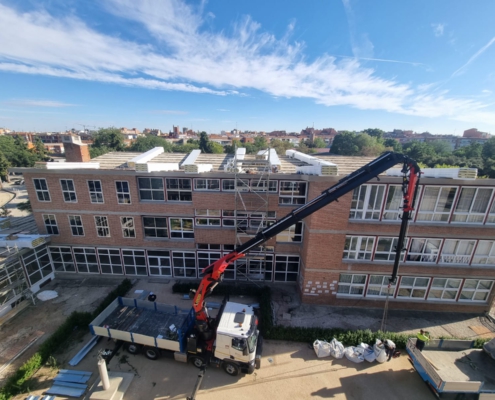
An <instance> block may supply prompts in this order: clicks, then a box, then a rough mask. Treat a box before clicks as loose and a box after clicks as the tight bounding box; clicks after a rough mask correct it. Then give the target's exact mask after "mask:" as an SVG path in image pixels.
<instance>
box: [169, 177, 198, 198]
mask: <svg viewBox="0 0 495 400" xmlns="http://www.w3.org/2000/svg"><path fill="white" fill-rule="evenodd" d="M167 199H168V200H170V201H192V188H191V180H190V179H167Z"/></svg>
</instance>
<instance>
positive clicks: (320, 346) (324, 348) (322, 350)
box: [313, 339, 330, 358]
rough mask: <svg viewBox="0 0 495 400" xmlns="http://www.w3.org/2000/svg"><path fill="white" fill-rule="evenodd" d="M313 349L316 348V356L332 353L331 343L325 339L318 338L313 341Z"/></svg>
mask: <svg viewBox="0 0 495 400" xmlns="http://www.w3.org/2000/svg"><path fill="white" fill-rule="evenodd" d="M313 349H315V353H316V357H318V358H322V357H328V356H329V355H330V343H328V342H326V341H325V340H318V339H316V340H315V341H314V343H313Z"/></svg>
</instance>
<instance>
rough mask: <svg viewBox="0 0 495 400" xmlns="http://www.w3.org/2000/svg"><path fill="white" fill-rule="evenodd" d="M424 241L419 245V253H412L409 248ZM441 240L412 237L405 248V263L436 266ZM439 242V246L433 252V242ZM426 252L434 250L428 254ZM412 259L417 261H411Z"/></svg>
mask: <svg viewBox="0 0 495 400" xmlns="http://www.w3.org/2000/svg"><path fill="white" fill-rule="evenodd" d="M421 240H424V241H425V242H424V243H423V244H422V245H421V251H420V252H413V251H411V248H412V247H413V245H416V244H417V241H421ZM442 240H443V239H438V238H417V237H413V238H410V239H409V244H408V246H407V256H406V262H408V263H409V262H417V263H434V264H436V263H437V261H438V257H439V255H440V249H441V248H442ZM435 241H439V245H438V247H437V248H436V250H435V246H434V242H435ZM427 250H434V251H432V252H430V253H428V252H427ZM412 257H419V259H418V260H413V259H411V258H412Z"/></svg>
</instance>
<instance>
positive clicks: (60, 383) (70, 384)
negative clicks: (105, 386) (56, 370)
mask: <svg viewBox="0 0 495 400" xmlns="http://www.w3.org/2000/svg"><path fill="white" fill-rule="evenodd" d="M53 385H54V386H55V385H56V386H65V387H71V388H76V389H86V388H87V387H88V385H83V384H81V383H73V382H64V381H55V382H53Z"/></svg>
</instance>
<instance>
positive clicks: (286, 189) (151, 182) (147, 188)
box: [33, 178, 307, 204]
mask: <svg viewBox="0 0 495 400" xmlns="http://www.w3.org/2000/svg"><path fill="white" fill-rule="evenodd" d="M192 181H193V180H192V179H190V178H180V179H172V178H137V188H138V192H139V200H140V201H156V202H163V201H165V199H166V200H167V201H187V202H190V201H192V191H193V186H192ZM220 181H221V185H220ZM33 182H34V188H35V191H36V196H37V199H38V201H43V202H49V201H51V196H50V190H49V188H48V183H47V182H46V179H44V178H35V179H33ZM87 185H88V192H89V198H90V200H91V203H93V204H103V203H104V202H105V196H104V194H103V186H102V184H101V181H100V180H88V181H87ZM60 187H61V190H62V197H63V199H64V201H65V202H67V203H77V193H76V188H75V184H74V180H73V179H60ZM220 188H222V191H225V192H233V191H236V190H239V191H243V192H248V191H252V192H269V193H279V203H280V204H304V203H305V202H306V192H307V185H306V182H297V181H280V191H279V182H278V181H266V180H259V179H258V180H257V179H248V180H238V181H237V187H236V180H235V179H221V180H220V179H194V190H196V191H220ZM115 192H116V197H117V203H118V204H131V192H130V187H129V182H128V181H115Z"/></svg>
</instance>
